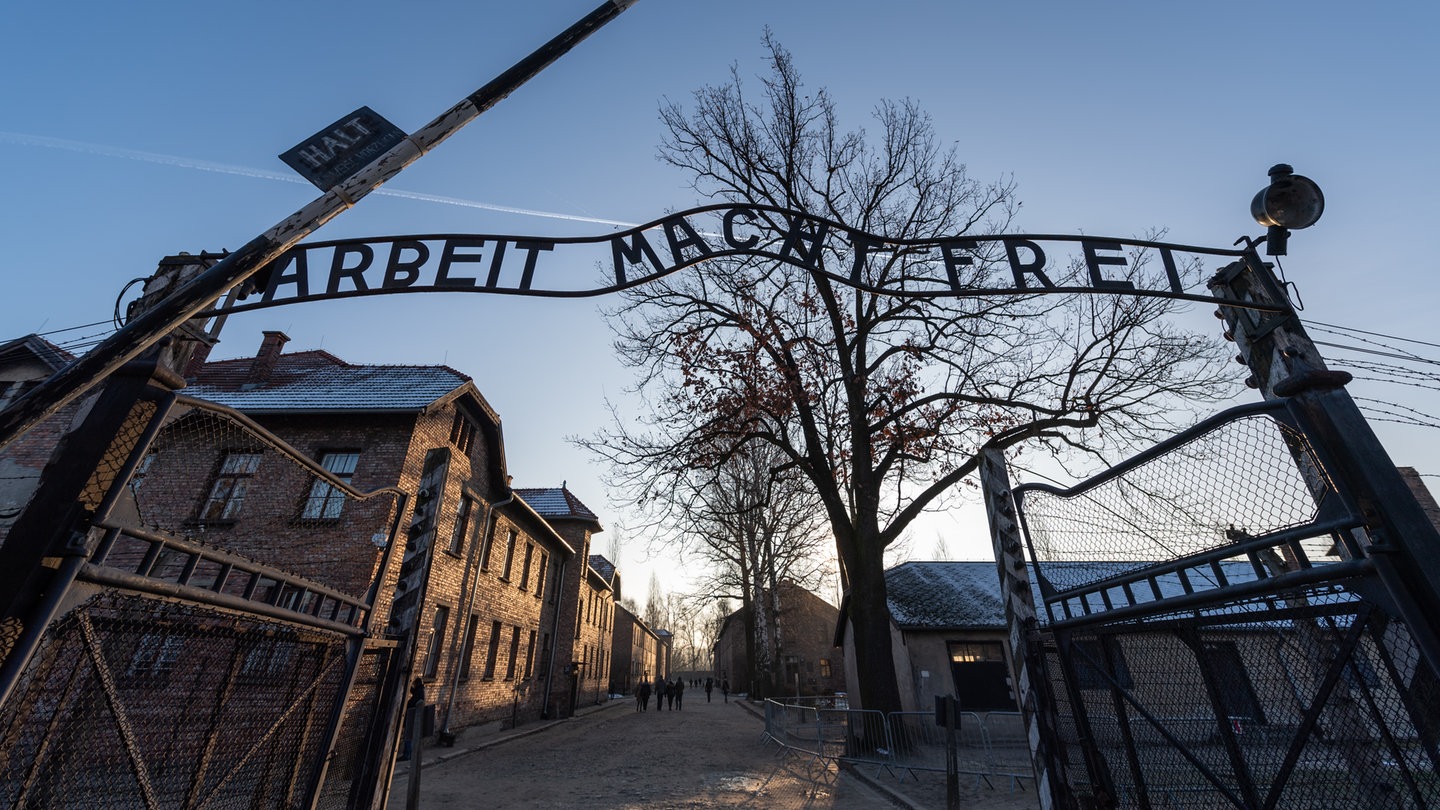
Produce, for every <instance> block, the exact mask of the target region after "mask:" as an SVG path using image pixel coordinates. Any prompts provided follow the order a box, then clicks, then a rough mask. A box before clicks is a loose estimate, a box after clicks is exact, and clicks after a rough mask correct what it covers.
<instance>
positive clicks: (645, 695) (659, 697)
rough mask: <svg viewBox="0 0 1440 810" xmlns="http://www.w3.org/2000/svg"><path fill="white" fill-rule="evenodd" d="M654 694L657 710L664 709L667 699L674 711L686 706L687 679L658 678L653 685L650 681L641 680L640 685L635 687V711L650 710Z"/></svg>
mask: <svg viewBox="0 0 1440 810" xmlns="http://www.w3.org/2000/svg"><path fill="white" fill-rule="evenodd" d="M652 694H653V695H655V709H656V711H659V710H661V709H664V708H665V703H666V701H669V703H670V711H672V712H673V711H675V710H676V709H683V708H684V707H685V681H684V680H683V679H681V678H676V679H674V680H672V681H667V680H665V679H664V678H656V679H655V684H654V686H653V687H652V686H651V684H650V682H649V681H641V682H640V685H639V686H637V687H635V711H637V712H643V711H647V710H649V708H650V695H652Z"/></svg>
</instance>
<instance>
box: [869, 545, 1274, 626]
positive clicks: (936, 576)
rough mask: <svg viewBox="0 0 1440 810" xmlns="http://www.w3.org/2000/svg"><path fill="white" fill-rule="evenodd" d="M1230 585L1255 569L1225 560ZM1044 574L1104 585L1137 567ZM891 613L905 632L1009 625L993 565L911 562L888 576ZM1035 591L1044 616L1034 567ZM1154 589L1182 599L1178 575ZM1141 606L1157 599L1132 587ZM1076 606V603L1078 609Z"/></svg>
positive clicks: (1054, 565) (1242, 608)
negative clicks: (907, 630) (1114, 577)
mask: <svg viewBox="0 0 1440 810" xmlns="http://www.w3.org/2000/svg"><path fill="white" fill-rule="evenodd" d="M1219 565H1220V566H1221V568H1222V570H1223V571H1224V572H1225V578H1226V580H1228V581H1229V582H1230V583H1231V584H1236V583H1243V582H1250V581H1253V580H1255V579H1256V573H1255V569H1254V567H1253V566H1252V565H1251V564H1250V563H1248V562H1245V561H1239V560H1224V561H1221V562H1220V563H1219ZM1040 568H1041V571H1042V572H1049V573H1050V575H1051V576H1052V577H1053V576H1055V575H1056V574H1062V578H1065V579H1068V578H1072V577H1078V576H1083V577H1084V578H1085V579H1086V580H1087V581H1092V582H1095V581H1100V580H1103V579H1106V578H1108V577H1110V576H1116V575H1120V574H1125V573H1131V572H1134V570H1135V568H1136V563H1134V562H1105V561H1083V562H1082V561H1067V562H1047V563H1042V564H1041V566H1040ZM1187 576H1188V577H1189V579H1190V581H1191V583H1192V586H1193V587H1194V589H1195V590H1196V591H1203V590H1206V589H1209V588H1214V587H1216V586H1217V584H1218V583H1217V582H1215V581H1214V575H1213V574H1210V573H1206V572H1204V571H1200V570H1197V569H1189V571H1188V574H1187ZM885 587H886V591H887V593H888V597H889V598H888V601H889V605H890V614H891V616H892V617H893V618H894V620H895V624H896V625H898V626H900V627H901V628H905V629H937V630H938V629H943V628H958V627H966V628H994V629H1003V628H1004V627H1005V626H1006V625H1005V605H1004V603H1003V602H1002V601H1001V597H1000V573H999V570H998V569H997V568H996V567H995V563H993V562H989V561H984V562H907V563H902V564H900V565H897V566H895V567H894V568H891V569H889V570H887V571H886V572H885ZM1031 587H1032V589H1033V591H1032V593H1033V597H1034V600H1035V607H1036V609H1037V610H1039V611H1040V612H1041V613H1042V614H1043V613H1044V611H1045V608H1044V605H1043V601H1042V600H1041V598H1040V593H1039V590H1038V586H1037V585H1036V583H1035V577H1034V568H1033V566H1032V567H1031ZM1154 587H1155V588H1158V589H1159V591H1160V596H1161V598H1164V599H1169V598H1172V597H1176V596H1181V595H1183V594H1184V593H1185V592H1186V590H1185V586H1184V583H1182V582H1181V580H1180V577H1179V576H1178V575H1177V574H1175V573H1168V574H1161V575H1158V576H1156V577H1155V586H1154ZM1132 591H1133V592H1134V593H1135V595H1136V598H1137V599H1138V600H1139V601H1141V602H1149V601H1152V600H1153V598H1154V595H1153V593H1152V592H1151V589H1150V587H1149V586H1148V585H1145V584H1138V585H1135V586H1132ZM1088 598H1089V600H1090V602H1091V605H1092V608H1093V609H1095V610H1097V611H1098V610H1104V609H1105V606H1104V604H1103V601H1102V599H1101V597H1100V596H1099V595H1098V594H1093V593H1092V594H1091V595H1090V596H1089V597H1088ZM1075 606H1076V607H1078V603H1076V605H1075ZM1261 607H1263V606H1256V605H1252V604H1248V603H1234V602H1230V603H1217V604H1216V605H1214V606H1213V607H1212V608H1210V609H1211V610H1215V611H1218V612H1220V613H1223V614H1225V615H1237V614H1242V613H1248V612H1253V611H1255V610H1258V609H1261Z"/></svg>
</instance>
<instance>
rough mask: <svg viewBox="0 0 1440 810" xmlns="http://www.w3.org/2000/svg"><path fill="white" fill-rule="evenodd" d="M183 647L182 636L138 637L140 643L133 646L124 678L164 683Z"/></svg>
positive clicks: (156, 635)
mask: <svg viewBox="0 0 1440 810" xmlns="http://www.w3.org/2000/svg"><path fill="white" fill-rule="evenodd" d="M184 647H185V639H184V637H182V636H170V635H164V634H161V633H146V634H145V635H143V636H141V637H140V643H138V644H136V645H135V652H134V653H132V654H131V655H130V665H129V666H127V667H126V668H125V677H126V678H129V679H133V680H144V681H149V682H157V681H164V680H165V679H166V678H167V677H168V676H169V675H170V671H171V670H172V669H174V668H175V662H176V661H178V660H179V659H180V651H181V650H182V649H184Z"/></svg>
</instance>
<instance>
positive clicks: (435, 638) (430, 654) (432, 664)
mask: <svg viewBox="0 0 1440 810" xmlns="http://www.w3.org/2000/svg"><path fill="white" fill-rule="evenodd" d="M449 621H450V608H448V607H445V606H444V605H436V606H435V623H434V624H433V625H432V626H431V628H430V646H429V647H427V648H426V650H425V669H424V673H425V677H427V678H433V677H435V675H436V673H437V672H439V671H440V656H441V654H442V653H443V652H444V650H445V625H446V624H447V623H448V622H449Z"/></svg>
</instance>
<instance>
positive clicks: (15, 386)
mask: <svg viewBox="0 0 1440 810" xmlns="http://www.w3.org/2000/svg"><path fill="white" fill-rule="evenodd" d="M39 384H40V380H18V381H16V382H0V408H4V407H5V406H7V405H9V404H10V403H12V402H14V401H15V400H17V399H19V398H20V397H23V396H25V394H26V393H28V392H29V391H30V389H31V388H34V387H35V386H37V385H39Z"/></svg>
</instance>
